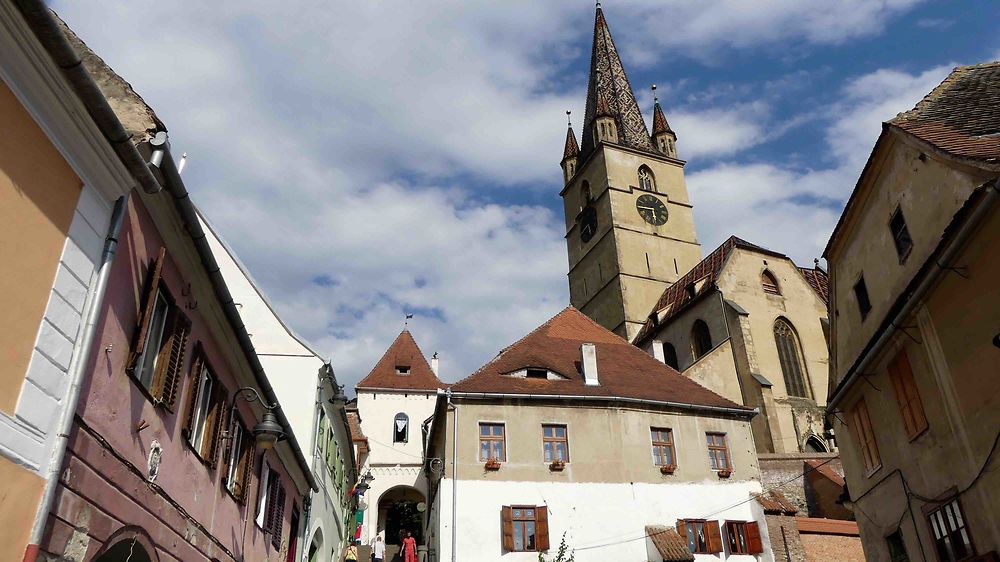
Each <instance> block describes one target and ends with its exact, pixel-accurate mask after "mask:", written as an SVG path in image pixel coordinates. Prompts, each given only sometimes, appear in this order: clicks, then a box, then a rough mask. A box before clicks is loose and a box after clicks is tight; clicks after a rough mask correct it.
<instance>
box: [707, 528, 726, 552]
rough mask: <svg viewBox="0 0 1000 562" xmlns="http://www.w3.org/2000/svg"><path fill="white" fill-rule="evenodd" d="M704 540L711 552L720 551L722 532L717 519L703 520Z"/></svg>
mask: <svg viewBox="0 0 1000 562" xmlns="http://www.w3.org/2000/svg"><path fill="white" fill-rule="evenodd" d="M705 542H707V543H708V551H709V552H711V553H716V552H722V533H721V532H720V531H719V522H718V521H717V520H711V521H705Z"/></svg>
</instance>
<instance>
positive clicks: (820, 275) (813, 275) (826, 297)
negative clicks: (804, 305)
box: [799, 266, 830, 305]
mask: <svg viewBox="0 0 1000 562" xmlns="http://www.w3.org/2000/svg"><path fill="white" fill-rule="evenodd" d="M799 271H800V272H801V273H802V276H803V277H805V278H806V283H809V286H810V287H812V288H813V290H814V291H816V294H817V295H819V298H821V299H823V302H824V303H826V304H828V305H829V304H830V276H829V275H827V273H826V272H825V271H823V270H822V269H820V267H819V266H816V267H814V268H808V267H800V268H799Z"/></svg>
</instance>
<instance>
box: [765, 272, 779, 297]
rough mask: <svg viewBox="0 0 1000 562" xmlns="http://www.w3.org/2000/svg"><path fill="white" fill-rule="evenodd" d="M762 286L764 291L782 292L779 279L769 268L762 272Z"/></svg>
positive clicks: (768, 292) (775, 293)
mask: <svg viewBox="0 0 1000 562" xmlns="http://www.w3.org/2000/svg"><path fill="white" fill-rule="evenodd" d="M760 286H761V287H763V288H764V292H765V293H767V294H769V295H780V294H781V289H780V288H778V279H777V278H776V277H775V276H774V274H773V273H771V272H770V271H769V270H767V269H765V270H764V271H763V273H761V274H760Z"/></svg>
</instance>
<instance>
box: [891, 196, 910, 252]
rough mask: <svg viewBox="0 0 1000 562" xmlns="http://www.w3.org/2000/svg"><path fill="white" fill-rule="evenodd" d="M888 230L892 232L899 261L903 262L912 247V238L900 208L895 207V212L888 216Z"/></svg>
mask: <svg viewBox="0 0 1000 562" xmlns="http://www.w3.org/2000/svg"><path fill="white" fill-rule="evenodd" d="M889 230H890V231H891V232H892V241H893V243H895V244H896V255H898V256H899V263H903V261H905V260H906V256H908V255H909V254H910V250H911V249H912V248H913V239H911V238H910V231H909V229H907V228H906V219H905V218H903V209H902V208H900V207H896V212H894V213H893V214H892V217H890V218H889Z"/></svg>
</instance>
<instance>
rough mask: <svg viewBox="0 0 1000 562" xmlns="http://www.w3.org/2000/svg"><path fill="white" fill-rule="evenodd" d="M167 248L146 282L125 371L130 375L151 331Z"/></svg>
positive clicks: (154, 265) (155, 263)
mask: <svg viewBox="0 0 1000 562" xmlns="http://www.w3.org/2000/svg"><path fill="white" fill-rule="evenodd" d="M166 255H167V248H166V247H161V248H160V253H159V254H158V255H157V256H156V261H155V262H153V265H152V267H150V268H149V277H148V279H147V281H146V292H145V293H144V297H143V300H142V309H141V310H140V311H139V325H138V326H137V327H136V334H135V338H133V341H134V343H133V344H132V352H131V353H129V356H128V363H127V364H126V366H125V370H126V371H128V372H129V373H131V372H133V371H134V370H135V366H136V362H138V361H139V355H141V354H142V347H143V346H144V345H146V332H147V331H149V321H150V319H151V318H152V317H153V309H154V308H155V307H156V291H157V289H159V288H160V279H161V277H162V274H163V260H164V259H165V258H166Z"/></svg>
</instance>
